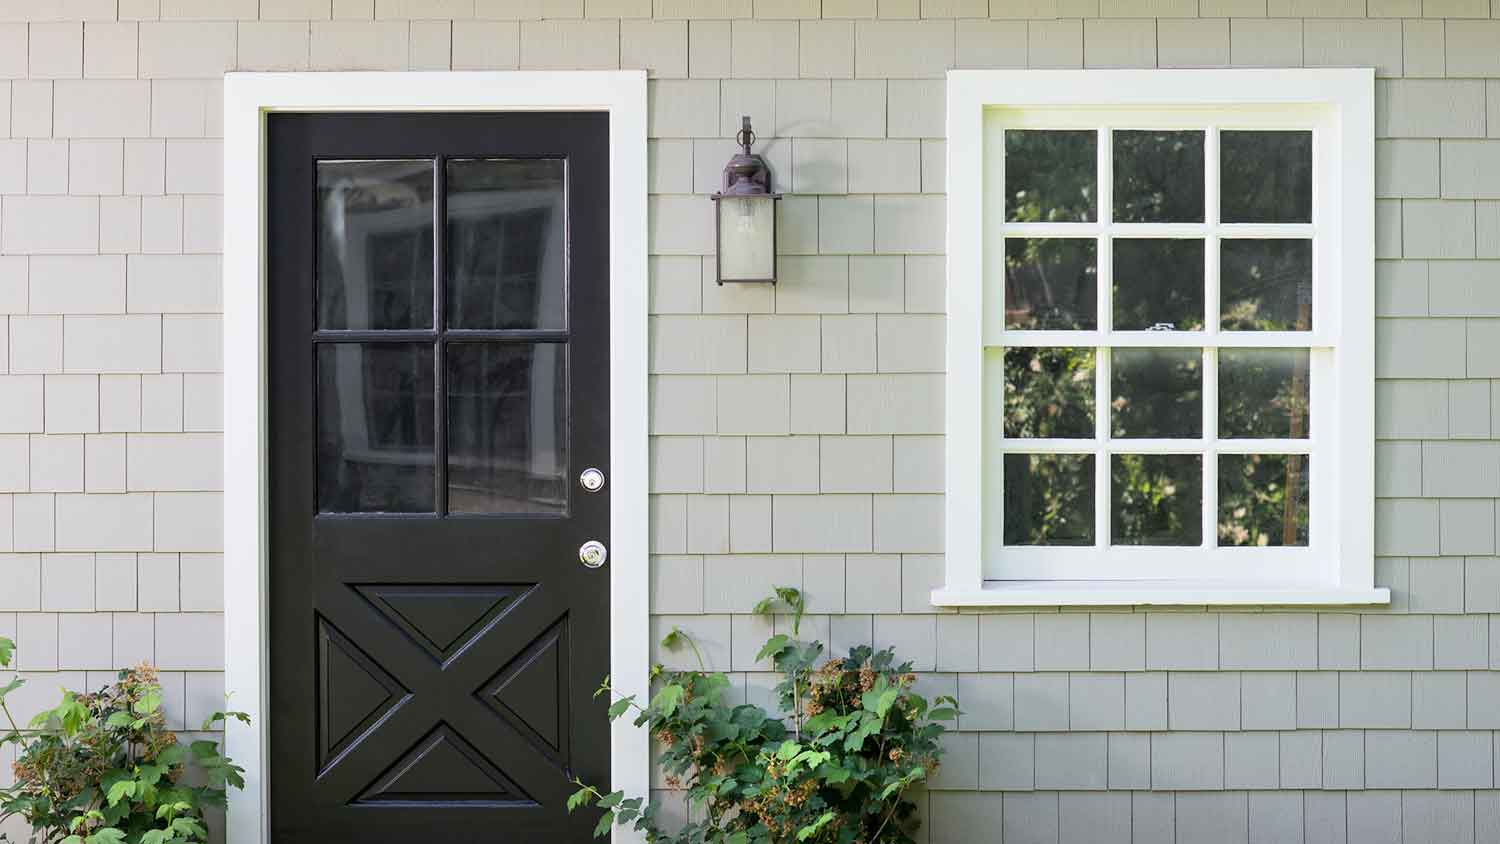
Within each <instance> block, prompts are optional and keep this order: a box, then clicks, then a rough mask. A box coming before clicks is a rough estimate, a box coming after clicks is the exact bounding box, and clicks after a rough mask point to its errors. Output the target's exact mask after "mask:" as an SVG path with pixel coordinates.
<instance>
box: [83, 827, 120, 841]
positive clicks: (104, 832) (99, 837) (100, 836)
mask: <svg viewBox="0 0 1500 844" xmlns="http://www.w3.org/2000/svg"><path fill="white" fill-rule="evenodd" d="M85 840H86V841H87V842H88V844H120V842H122V841H124V840H125V832H124V830H119V829H115V828H114V827H105V828H103V829H100V830H96V831H95V832H94V834H93V835H90V836H89V837H88V838H87V839H85Z"/></svg>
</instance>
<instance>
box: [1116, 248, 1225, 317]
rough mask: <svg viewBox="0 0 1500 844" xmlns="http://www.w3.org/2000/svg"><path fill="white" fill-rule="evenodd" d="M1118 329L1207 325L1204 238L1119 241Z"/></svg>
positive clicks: (1117, 276) (1117, 280)
mask: <svg viewBox="0 0 1500 844" xmlns="http://www.w3.org/2000/svg"><path fill="white" fill-rule="evenodd" d="M1114 251H1115V259H1114V269H1115V278H1114V303H1115V304H1114V328H1115V330H1116V331H1144V330H1146V329H1149V328H1165V329H1169V330H1173V331H1201V330H1203V241H1202V240H1173V239H1157V238H1153V239H1136V238H1118V239H1116V240H1115V241H1114Z"/></svg>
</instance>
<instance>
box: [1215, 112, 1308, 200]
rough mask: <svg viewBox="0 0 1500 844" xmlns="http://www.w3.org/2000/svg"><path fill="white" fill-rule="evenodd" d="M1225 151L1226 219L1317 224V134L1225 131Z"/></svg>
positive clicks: (1221, 182) (1223, 188) (1221, 146)
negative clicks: (1314, 200) (1314, 160)
mask: <svg viewBox="0 0 1500 844" xmlns="http://www.w3.org/2000/svg"><path fill="white" fill-rule="evenodd" d="M1219 151H1220V152H1219V208H1220V219H1222V220H1223V221H1224V222H1226V223H1310V222H1312V176H1313V172H1312V169H1313V168H1312V132H1309V131H1301V132H1239V131H1226V132H1221V133H1220V134H1219Z"/></svg>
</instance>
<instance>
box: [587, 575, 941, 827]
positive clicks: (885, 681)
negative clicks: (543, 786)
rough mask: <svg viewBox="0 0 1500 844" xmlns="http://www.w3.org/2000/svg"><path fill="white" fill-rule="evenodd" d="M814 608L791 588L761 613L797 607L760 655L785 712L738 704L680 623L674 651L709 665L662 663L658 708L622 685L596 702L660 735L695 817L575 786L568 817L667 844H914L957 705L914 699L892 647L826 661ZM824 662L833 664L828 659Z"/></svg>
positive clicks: (668, 768) (671, 773) (661, 757)
mask: <svg viewBox="0 0 1500 844" xmlns="http://www.w3.org/2000/svg"><path fill="white" fill-rule="evenodd" d="M805 611H806V600H805V598H804V596H803V595H802V593H801V591H799V590H797V589H793V588H790V587H778V588H776V590H775V593H774V594H773V595H771V596H770V597H768V598H766V599H765V600H763V601H761V602H760V603H758V604H756V606H755V609H754V612H756V613H757V614H771V613H790V614H791V616H792V622H791V633H790V634H777V635H774V636H772V637H770V639H768V640H767V641H766V644H765V646H764V647H762V648H761V650H760V652H759V653H758V654H757V655H756V657H755V659H756V661H757V662H759V661H760V660H763V659H770V660H771V661H772V664H773V665H774V666H775V668H776V670H777V671H778V672H780V673H781V675H782V679H781V682H780V683H778V684H777V686H776V695H777V702H778V709H779V712H778V713H776V714H772V713H768V712H767V711H766V710H764V709H762V708H761V707H759V706H755V705H753V704H738V705H735V704H732V703H731V702H730V701H729V698H730V697H731V685H730V681H729V678H728V677H727V676H726V675H725V674H724V673H722V672H709V671H707V670H704V669H703V657H702V653H701V652H699V651H698V648H697V646H696V644H694V643H693V641H692V637H691V636H689V635H688V634H687V633H685V632H683V631H682V630H680V629H678V628H675V627H674V628H673V629H672V631H671V633H669V634H668V636H667V637H666V639H664V640H663V642H662V645H663V646H664V647H667V648H669V649H675V648H679V647H681V646H683V645H685V644H686V645H691V646H692V648H693V650H694V652H695V654H696V655H697V658H698V663H699V670H697V671H667V670H665V669H663V668H662V667H661V666H656V667H655V668H653V669H652V672H651V679H652V681H653V684H654V685H655V687H656V692H655V694H654V695H653V696H652V697H651V699H650V701H649V702H647V703H644V704H643V703H641V702H640V701H639V700H637V698H636V696H635V695H623V696H622V695H618V694H617V693H616V692H615V691H614V689H613V688H612V686H611V685H610V682H609V680H608V678H606V679H605V681H604V683H603V684H601V685H600V687H599V690H598V692H597V693H596V695H612V696H614V697H616V700H614V702H613V704H612V705H611V706H610V708H609V717H610V720H615V719H618V718H621V717H624V716H625V715H627V714H633V715H634V723H635V725H636V726H637V727H643V728H645V729H647V730H649V731H650V732H651V735H652V737H653V738H654V739H655V740H656V741H657V743H658V745H659V747H660V752H659V753H658V755H657V765H658V766H659V767H660V768H661V771H662V773H663V774H664V775H665V777H666V781H667V784H668V785H669V786H670V787H672V788H680V789H683V790H684V791H685V793H686V797H687V800H688V802H689V804H690V805H691V807H692V808H693V809H694V810H695V811H694V813H693V814H694V816H695V817H696V818H698V819H697V820H692V821H689V822H687V823H686V824H683V825H681V826H679V827H677V828H674V829H668V828H667V826H666V825H664V824H663V822H662V816H661V811H660V807H659V805H658V804H656V803H648V802H647V801H645V800H644V799H643V798H641V797H629V798H627V797H626V796H625V794H624V792H621V791H615V792H612V793H609V794H605V793H603V792H601V791H600V790H599V789H597V788H595V787H594V786H592V785H590V784H589V783H586V782H583V781H582V780H578V779H575V780H574V784H575V785H577V787H578V790H577V791H576V792H575V793H574V794H573V796H572V797H571V798H569V800H568V810H569V811H570V812H571V811H574V810H577V809H580V808H584V807H590V806H592V807H595V808H597V809H601V810H603V812H602V815H601V817H600V819H599V823H598V825H597V826H596V827H595V830H594V832H595V835H596V836H599V837H602V836H605V835H608V834H609V832H610V830H611V829H612V828H613V827H614V826H616V825H619V826H624V827H631V828H634V829H635V830H637V831H639V832H641V833H643V834H644V835H645V838H646V840H647V841H649V842H661V844H783V843H784V842H785V843H786V844H790V842H798V844H911V842H913V841H914V839H913V837H912V836H913V834H914V832H915V830H916V827H917V812H916V805H915V804H914V803H912V801H911V800H910V799H909V796H910V790H911V789H912V788H913V787H915V786H917V785H919V784H921V783H923V782H925V781H927V779H928V778H929V777H931V776H932V773H933V772H934V771H935V770H936V769H937V766H938V763H939V760H940V759H941V757H942V754H943V748H942V745H941V743H940V737H941V736H942V734H943V732H944V730H945V728H944V727H943V725H942V724H941V723H939V722H942V721H950V720H952V719H954V718H956V717H957V716H958V710H957V701H955V700H953V699H952V698H950V697H939V698H936V699H935V700H934V701H932V702H931V703H929V702H928V701H927V699H926V698H924V697H922V696H921V695H919V694H917V693H916V692H915V691H913V689H912V687H913V685H914V683H915V680H916V678H915V675H914V674H913V673H912V668H911V664H910V663H900V664H898V663H896V656H895V654H894V652H893V651H891V650H890V649H885V650H880V651H876V650H874V649H872V648H870V647H867V646H860V647H857V648H854V649H853V650H852V651H850V653H849V655H848V656H847V657H844V658H837V657H835V658H832V659H825V658H824V655H823V653H824V647H823V644H822V643H821V642H815V641H814V642H808V641H802V640H800V639H799V638H798V637H799V636H800V634H801V627H802V617H803V614H804V613H805ZM820 663H821V664H820Z"/></svg>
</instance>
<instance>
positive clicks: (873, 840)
mask: <svg viewBox="0 0 1500 844" xmlns="http://www.w3.org/2000/svg"><path fill="white" fill-rule="evenodd" d="M905 793H906V787H905V786H902V787H901V790H900V791H897V792H896V793H895V794H894V795H892V796H891V808H889V809H887V810H886V812H885V819H884V820H882V821H881V822H880V826H877V827H875V834H874V835H872V836H870V844H878V842H879V841H880V833H882V832H884V831H885V825H886V824H888V823H890V822H891V818H893V817H895V816H896V807H897V806H900V805H901V795H903V794H905Z"/></svg>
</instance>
